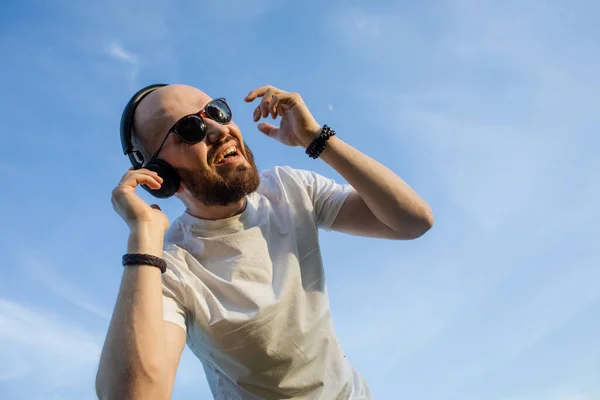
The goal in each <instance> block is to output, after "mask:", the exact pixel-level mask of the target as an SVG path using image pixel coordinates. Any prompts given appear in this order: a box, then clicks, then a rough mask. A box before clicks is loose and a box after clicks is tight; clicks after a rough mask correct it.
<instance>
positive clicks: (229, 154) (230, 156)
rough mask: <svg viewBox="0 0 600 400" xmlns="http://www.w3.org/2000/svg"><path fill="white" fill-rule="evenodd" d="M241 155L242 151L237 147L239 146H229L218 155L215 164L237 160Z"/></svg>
mask: <svg viewBox="0 0 600 400" xmlns="http://www.w3.org/2000/svg"><path fill="white" fill-rule="evenodd" d="M239 156H240V152H239V151H238V149H237V146H235V145H232V146H229V147H227V148H226V149H225V150H224V151H222V152H221V153H220V154H218V155H217V157H216V158H215V161H214V163H215V165H219V164H226V163H229V162H232V161H235V160H236V159H237V158H238V157H239Z"/></svg>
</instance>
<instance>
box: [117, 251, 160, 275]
mask: <svg viewBox="0 0 600 400" xmlns="http://www.w3.org/2000/svg"><path fill="white" fill-rule="evenodd" d="M127 265H150V266H152V267H156V268H158V269H160V273H161V274H164V273H165V271H166V270H167V263H166V261H165V260H163V259H162V258H160V257H155V256H152V255H150V254H139V253H128V254H125V255H123V266H127Z"/></svg>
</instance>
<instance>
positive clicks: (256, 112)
mask: <svg viewBox="0 0 600 400" xmlns="http://www.w3.org/2000/svg"><path fill="white" fill-rule="evenodd" d="M252 119H253V120H254V122H257V121H258V120H259V119H260V106H258V107H256V108H255V109H254V114H252Z"/></svg>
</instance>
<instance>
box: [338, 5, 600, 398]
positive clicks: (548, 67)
mask: <svg viewBox="0 0 600 400" xmlns="http://www.w3.org/2000/svg"><path fill="white" fill-rule="evenodd" d="M399 7H400V6H398V7H396V6H391V5H390V6H388V7H387V8H385V7H383V8H384V9H383V10H382V9H381V8H380V9H379V10H378V11H377V12H375V13H374V12H372V11H370V10H361V9H358V8H346V9H343V10H342V11H341V12H340V13H336V15H333V16H332V19H333V20H334V21H336V28H337V34H338V36H337V37H338V38H339V43H341V44H345V45H346V46H347V48H348V51H349V53H350V54H351V55H352V56H354V57H358V58H359V59H360V60H361V61H364V62H365V63H368V65H369V66H370V67H371V68H373V69H374V70H375V71H377V72H381V74H373V75H369V74H364V75H362V76H361V77H360V78H359V79H357V81H356V87H355V89H356V96H355V100H356V101H357V102H361V103H362V104H364V107H365V110H368V112H369V115H371V116H373V119H374V120H375V121H377V122H376V124H377V125H378V129H376V131H377V134H380V135H389V136H387V137H385V138H383V137H381V138H382V139H385V140H386V142H389V143H392V144H393V143H396V145H397V147H398V148H399V149H402V150H403V151H404V153H405V154H407V153H410V154H411V158H410V159H411V163H412V165H411V167H414V169H415V170H417V171H418V172H416V173H413V174H414V176H417V177H418V179H419V180H421V182H419V184H420V185H421V186H422V187H426V188H427V189H428V191H429V192H430V193H431V195H432V196H434V199H435V200H436V204H435V207H434V211H435V212H436V213H437V214H438V216H439V215H442V216H443V219H441V220H440V219H438V221H437V225H436V227H434V231H433V232H431V234H429V235H428V239H429V242H428V243H430V244H431V243H434V241H435V243H436V244H435V245H436V246H439V248H442V247H444V246H447V250H446V251H445V252H440V253H438V254H433V255H432V254H422V255H420V256H419V255H417V256H416V257H414V258H413V259H407V258H406V257H402V256H398V257H394V256H391V257H390V258H389V260H388V261H387V263H389V264H390V265H393V268H381V266H380V267H379V268H378V269H381V270H382V272H381V274H380V275H377V272H374V271H371V270H370V272H369V274H373V275H374V277H373V278H372V281H371V280H369V281H368V282H365V281H364V280H363V281H361V282H360V283H354V284H353V283H351V282H350V281H349V282H345V285H344V287H347V288H349V292H348V297H347V298H346V299H344V300H345V304H353V305H354V304H356V301H355V300H353V299H354V298H355V296H356V293H362V291H363V290H364V287H371V285H372V287H375V288H377V289H376V290H375V289H374V290H372V291H371V292H370V293H369V294H368V295H367V294H365V297H368V298H373V299H374V300H373V301H368V303H367V304H366V305H365V308H364V309H363V310H361V311H362V312H360V313H357V312H356V310H355V309H352V311H348V312H347V313H344V312H341V318H339V320H338V324H339V326H340V327H341V328H342V331H343V332H347V331H346V329H348V331H350V329H351V328H349V327H348V326H351V325H352V324H356V318H357V317H356V315H357V314H359V315H361V317H360V321H361V324H360V333H359V332H355V335H353V337H352V340H349V339H346V342H345V343H347V344H348V348H349V350H350V349H352V351H353V352H355V354H360V357H369V355H368V354H373V358H376V357H380V358H381V359H382V360H384V361H381V362H379V361H378V365H382V366H384V367H383V368H381V370H382V371H383V372H381V371H377V373H375V374H373V375H372V379H373V381H374V382H378V379H380V378H379V376H383V378H381V379H382V380H386V379H391V378H394V377H396V376H398V375H402V373H399V372H398V371H403V372H404V373H406V374H410V373H411V372H412V371H413V370H414V368H415V365H419V363H425V364H428V365H427V368H423V369H422V370H419V371H420V372H422V374H421V375H422V376H427V378H429V379H434V380H435V381H436V383H437V386H438V387H443V389H444V390H440V391H438V392H435V394H431V396H429V397H428V398H458V395H457V393H458V389H459V388H462V389H463V390H464V389H465V388H476V387H477V386H478V384H481V382H483V381H485V380H486V379H489V377H490V376H492V375H494V376H496V375H495V374H496V373H497V372H498V371H499V370H500V369H502V368H503V367H504V366H506V365H509V364H511V363H514V362H515V360H523V359H522V358H521V357H525V356H526V355H527V354H528V352H530V351H531V349H532V348H535V347H536V346H538V345H539V344H540V343H541V342H543V341H544V339H546V338H548V337H549V336H551V335H552V334H553V332H556V331H558V330H561V329H566V327H567V326H568V325H569V322H570V321H571V320H572V319H573V318H574V317H575V316H576V315H578V314H579V313H581V312H583V310H586V309H589V308H590V307H597V304H598V302H599V301H600V296H599V295H598V294H597V290H595V289H594V286H593V284H592V283H591V282H597V281H598V279H600V259H599V258H598V254H597V253H596V252H594V251H591V247H589V246H585V247H584V246H582V245H581V244H582V243H588V242H590V243H591V241H590V238H591V237H594V235H595V236H596V237H597V235H598V234H600V232H599V231H598V228H597V226H598V225H597V223H593V224H592V223H590V221H595V222H596V221H597V220H598V219H600V209H599V208H598V207H597V205H596V204H597V202H598V199H600V186H599V185H598V183H597V182H600V168H598V166H599V164H598V161H597V160H596V159H595V155H594V154H592V153H590V152H589V151H588V150H586V148H587V147H589V146H596V145H597V144H598V143H599V142H598V140H597V139H596V138H595V132H597V129H595V128H597V127H598V126H600V121H599V118H598V117H597V113H595V112H593V110H590V108H589V104H590V103H593V95H592V94H593V93H594V92H596V93H597V91H599V90H600V79H598V77H597V74H594V73H592V70H593V68H591V66H594V68H595V69H596V70H597V69H598V68H600V57H599V56H598V53H597V52H595V53H594V54H593V55H592V54H589V53H590V51H592V49H593V46H591V42H589V41H587V42H586V39H585V38H584V37H585V35H581V34H580V33H581V32H571V31H570V29H571V27H570V26H569V25H570V24H571V22H572V21H575V20H576V19H573V20H572V21H571V22H565V19H564V18H563V16H564V12H566V11H567V10H565V9H564V7H566V6H563V5H559V4H554V5H552V4H549V3H543V4H542V3H541V2H530V3H527V6H524V5H523V3H521V2H509V3H502V4H499V3H495V4H492V2H487V1H484V2H478V3H473V2H470V1H462V0H456V1H455V0H448V1H444V2H441V3H440V4H439V5H438V8H437V9H436V11H435V12H426V13H425V14H426V15H423V14H419V18H417V19H415V20H416V21H419V22H420V24H416V23H414V21H410V20H409V19H410V18H407V17H408V15H409V12H407V11H406V10H402V9H400V8H399ZM420 11H421V12H423V10H422V9H421V10H420ZM569 13H570V15H573V14H574V13H578V15H581V14H582V12H581V9H579V10H578V11H574V10H573V9H570V10H569ZM441 14H443V16H444V18H440V15H441ZM424 21H430V22H432V21H435V23H433V22H432V23H424ZM438 22H439V23H438ZM434 28H435V29H434ZM375 38H377V40H371V39H375ZM370 40H371V41H372V42H373V45H370V43H369V41H370ZM392 49H393V51H392ZM586 53H588V54H589V55H588V56H587V57H586V62H585V63H581V62H577V61H575V60H576V58H575V59H574V57H573V56H574V55H576V54H586ZM370 60H371V61H370ZM372 60H376V62H373V61H372ZM582 64H585V66H584V65H582ZM424 71H425V72H424ZM382 76H383V79H382ZM397 82H399V83H400V86H402V87H403V88H405V89H403V90H399V89H398V87H397V86H399V85H395V83H397ZM594 127H595V128H594ZM583 171H585V172H583ZM400 173H401V175H402V172H401V171H400ZM590 199H594V200H590ZM447 218H449V219H451V221H448V220H447ZM441 235H444V236H443V237H442V236H441ZM432 236H433V238H432ZM425 240H426V241H427V239H425ZM440 243H443V245H442V244H440ZM556 244H559V245H558V246H557V245H556ZM583 247H584V251H583V253H582V254H580V255H579V256H575V254H574V251H573V250H571V249H573V248H579V249H581V248H583ZM436 249H437V248H436ZM398 251H401V248H400V247H399V250H398ZM425 251H432V247H427V248H426V250H425ZM435 251H439V250H435ZM569 254H571V255H570V256H569ZM384 264H385V262H384ZM352 267H355V268H360V267H361V266H360V265H357V266H352ZM352 267H350V268H352ZM407 268H408V269H417V270H419V271H421V270H423V269H424V270H425V271H428V272H423V271H421V272H418V273H413V274H412V275H411V274H410V273H407V272H404V271H403V270H404V269H407ZM445 268H448V270H445ZM533 277H537V278H536V279H534V278H533ZM411 289H412V290H411ZM337 294H338V295H339V293H337ZM365 301H366V300H365ZM411 311H412V312H411ZM338 313H340V312H339V311H338ZM346 324H348V326H347V325H346ZM365 330H366V332H369V333H370V334H367V333H365ZM363 333H364V336H363ZM466 337H470V338H471V339H468V340H466V339H465V338H466ZM372 338H377V339H376V340H373V339H372ZM361 348H364V349H368V350H367V351H366V352H365V351H363V352H361V351H360V350H359V349H361ZM581 357H582V358H583V357H586V356H585V355H582V356H581ZM528 361H531V360H528ZM408 364H411V366H408ZM533 364H535V361H532V365H533ZM539 368H540V370H542V371H544V370H546V369H549V368H552V367H551V366H548V365H539ZM388 371H390V372H388ZM438 372H439V374H438ZM429 373H431V374H432V375H431V376H429V375H427V374H429ZM505 379H506V380H507V381H510V380H509V379H511V378H506V377H505ZM382 384H383V383H382ZM552 384H560V385H561V387H560V390H555V391H547V390H546V389H545V387H543V385H542V387H540V386H539V385H540V383H539V381H536V382H532V383H531V384H530V385H529V386H527V387H526V388H522V387H519V388H515V389H514V390H508V389H507V391H506V392H505V393H511V391H512V393H513V395H511V396H507V397H506V398H507V399H513V398H514V399H525V398H527V399H553V400H554V399H556V400H559V399H561V400H562V399H568V398H570V397H572V398H578V397H581V398H582V399H587V398H594V397H593V394H594V393H596V392H597V389H598V387H597V386H593V385H590V384H585V385H582V386H581V387H579V386H577V385H576V384H574V383H573V379H571V377H564V379H563V380H561V381H560V382H552ZM536 385H538V386H536ZM432 390H433V389H432ZM525 391H529V392H532V393H544V395H538V394H535V396H521V393H523V392H525ZM595 391H596V392H595ZM442 392H443V395H442ZM420 394H422V393H420ZM454 395H456V396H455V397H453V396H454ZM490 396H492V395H490ZM474 398H475V397H474ZM489 398H492V397H489Z"/></svg>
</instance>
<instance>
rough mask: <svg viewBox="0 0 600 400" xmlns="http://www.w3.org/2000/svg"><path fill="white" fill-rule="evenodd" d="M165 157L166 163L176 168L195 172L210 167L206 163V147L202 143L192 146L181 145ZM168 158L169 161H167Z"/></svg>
mask: <svg viewBox="0 0 600 400" xmlns="http://www.w3.org/2000/svg"><path fill="white" fill-rule="evenodd" d="M165 156H166V157H165V161H167V162H168V163H169V164H171V165H172V166H173V167H176V168H177V167H181V168H185V169H189V170H194V169H196V168H207V167H208V164H207V163H206V146H203V145H202V144H201V143H197V144H194V145H191V146H186V145H184V144H180V145H178V146H177V147H176V148H173V149H172V150H171V151H170V152H169V153H168V154H166V155H165ZM167 157H168V160H167V159H166V158H167Z"/></svg>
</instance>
